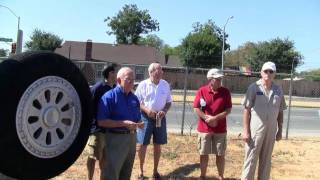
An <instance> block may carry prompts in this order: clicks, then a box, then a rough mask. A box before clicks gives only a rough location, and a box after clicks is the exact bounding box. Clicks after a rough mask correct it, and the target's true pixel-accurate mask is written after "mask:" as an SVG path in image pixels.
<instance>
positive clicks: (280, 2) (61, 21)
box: [0, 0, 320, 71]
mask: <svg viewBox="0 0 320 180" xmlns="http://www.w3.org/2000/svg"><path fill="white" fill-rule="evenodd" d="M125 4H136V5H137V6H138V8H139V9H140V10H145V9H146V10H148V11H149V13H150V15H151V17H152V18H154V19H156V20H157V21H158V22H159V23H160V31H158V32H152V34H156V35H157V36H159V37H160V38H161V39H162V40H163V41H164V42H165V43H166V44H169V45H170V46H177V45H179V44H180V43H181V41H182V39H183V38H184V37H185V36H186V35H187V34H188V33H189V32H190V31H192V25H193V24H194V23H195V22H200V23H205V22H207V21H208V20H209V19H212V20H213V21H214V22H215V24H216V25H217V26H219V27H220V28H223V26H224V25H225V23H226V21H227V19H228V18H229V17H230V16H234V18H233V19H231V20H230V21H229V22H228V24H227V25H226V33H227V34H228V35H229V37H228V39H227V43H229V44H230V46H231V50H234V49H237V48H238V47H239V46H241V45H243V44H244V43H246V42H248V41H251V42H260V41H269V40H271V39H274V38H277V37H278V38H281V39H285V38H288V39H289V40H291V41H293V42H294V43H295V48H296V49H295V50H296V51H299V52H300V53H301V54H302V55H303V57H304V59H303V61H304V64H303V65H302V66H300V67H298V69H297V70H298V71H305V70H310V69H316V68H320V1H318V0H308V1H303V0H260V1H258V0H245V1H239V0H229V1H221V0H220V1H217V0H197V1H195V0H189V1H187V0H161V1H156V0H139V1H128V0H90V1H88V0H51V1H46V0H0V5H2V6H6V7H8V8H10V9H11V10H12V11H13V12H14V13H15V14H16V15H17V16H20V29H22V30H23V33H24V37H23V38H24V39H23V40H24V43H25V42H26V41H28V40H30V36H31V34H32V32H33V30H34V29H36V28H37V29H40V30H43V31H46V32H51V33H54V34H56V35H58V36H60V37H61V38H62V39H63V40H68V41H87V40H88V39H91V40H92V41H93V42H103V43H115V37H114V36H110V35H107V34H106V31H108V30H110V28H109V27H108V26H107V24H106V23H105V22H104V19H105V18H107V17H108V16H110V17H112V16H115V15H116V14H117V13H118V11H119V10H121V9H122V7H123V6H124V5H125ZM17 24H18V20H17V17H15V16H14V15H13V14H12V13H11V12H10V11H9V10H8V9H6V8H4V7H0V37H6V38H12V39H14V40H15V39H16V36H17ZM0 48H6V49H10V48H11V46H10V44H8V43H4V42H0Z"/></svg>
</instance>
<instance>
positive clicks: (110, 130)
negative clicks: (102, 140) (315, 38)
mask: <svg viewBox="0 0 320 180" xmlns="http://www.w3.org/2000/svg"><path fill="white" fill-rule="evenodd" d="M107 132H109V133H112V134H134V133H136V130H113V129H109V130H107Z"/></svg>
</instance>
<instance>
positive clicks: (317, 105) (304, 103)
mask: <svg viewBox="0 0 320 180" xmlns="http://www.w3.org/2000/svg"><path fill="white" fill-rule="evenodd" d="M172 99H173V101H174V102H183V96H182V95H172ZM241 99H242V98H240V97H232V104H233V105H240V104H241V103H240V102H241ZM193 100H194V96H186V101H187V102H188V103H190V102H193ZM286 103H287V105H289V99H287V98H286ZM291 107H304V108H320V102H309V101H295V100H293V101H291Z"/></svg>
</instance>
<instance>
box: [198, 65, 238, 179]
mask: <svg viewBox="0 0 320 180" xmlns="http://www.w3.org/2000/svg"><path fill="white" fill-rule="evenodd" d="M222 77H223V74H222V72H221V71H220V70H219V69H210V70H209V71H208V74H207V78H208V84H207V85H205V86H202V87H200V88H199V89H198V91H197V94H196V97H195V99H194V102H193V107H194V111H195V112H196V113H197V115H198V117H199V120H198V128H197V130H198V132H199V133H198V144H199V146H198V150H199V154H200V169H201V175H200V179H205V176H206V172H207V166H208V159H209V154H215V155H216V165H217V168H218V173H219V179H221V180H222V179H223V174H224V164H225V158H224V155H225V150H226V147H227V146H226V145H227V123H226V116H227V115H228V114H229V113H230V112H231V107H232V102H231V95H230V91H229V90H228V89H227V88H225V87H222V86H221V79H222Z"/></svg>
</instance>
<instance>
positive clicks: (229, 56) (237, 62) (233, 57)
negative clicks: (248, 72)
mask: <svg viewBox="0 0 320 180" xmlns="http://www.w3.org/2000/svg"><path fill="white" fill-rule="evenodd" d="M255 46H256V44H255V43H253V42H246V43H245V44H244V45H242V46H239V47H238V48H237V49H236V50H232V51H229V52H227V53H226V54H225V59H226V60H225V66H249V64H248V62H247V59H248V58H249V57H250V56H251V55H252V53H253V49H254V48H255Z"/></svg>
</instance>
